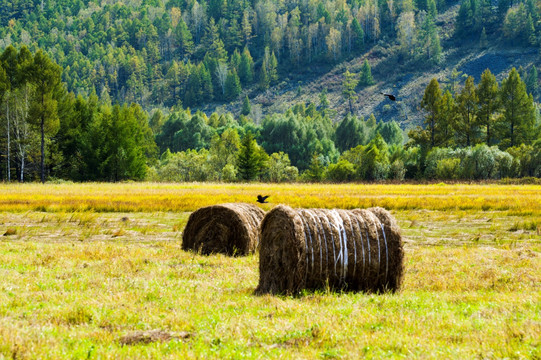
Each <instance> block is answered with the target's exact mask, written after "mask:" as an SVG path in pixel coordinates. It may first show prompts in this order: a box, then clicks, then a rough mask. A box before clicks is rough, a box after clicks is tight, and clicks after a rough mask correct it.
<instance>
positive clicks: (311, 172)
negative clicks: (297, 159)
mask: <svg viewBox="0 0 541 360" xmlns="http://www.w3.org/2000/svg"><path fill="white" fill-rule="evenodd" d="M324 174H325V163H324V161H323V158H322V156H321V155H318V154H314V155H312V161H311V162H310V167H309V168H308V169H307V170H306V172H305V173H304V177H305V178H306V179H307V180H309V181H321V180H323V175H324Z"/></svg>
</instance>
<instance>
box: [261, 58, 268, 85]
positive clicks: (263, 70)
mask: <svg viewBox="0 0 541 360" xmlns="http://www.w3.org/2000/svg"><path fill="white" fill-rule="evenodd" d="M269 86H270V78H269V73H268V71H267V63H266V61H265V60H263V63H262V64H261V68H260V69H259V89H261V90H267V89H268V88H269Z"/></svg>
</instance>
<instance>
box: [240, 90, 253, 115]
mask: <svg viewBox="0 0 541 360" xmlns="http://www.w3.org/2000/svg"><path fill="white" fill-rule="evenodd" d="M251 112H252V105H250V99H248V95H246V96H245V97H244V100H243V101H242V110H241V111H240V113H241V114H242V115H245V116H248V115H250V113H251Z"/></svg>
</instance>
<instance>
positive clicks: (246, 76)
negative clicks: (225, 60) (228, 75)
mask: <svg viewBox="0 0 541 360" xmlns="http://www.w3.org/2000/svg"><path fill="white" fill-rule="evenodd" d="M239 78H240V81H241V82H242V84H243V85H247V84H250V83H252V82H253V81H254V60H253V59H252V55H250V50H248V47H247V46H245V47H244V50H243V51H242V55H241V58H240V65H239Z"/></svg>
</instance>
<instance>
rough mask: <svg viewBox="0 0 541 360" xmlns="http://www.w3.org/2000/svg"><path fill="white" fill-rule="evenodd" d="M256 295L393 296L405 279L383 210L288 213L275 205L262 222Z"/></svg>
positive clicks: (395, 233) (391, 222)
mask: <svg viewBox="0 0 541 360" xmlns="http://www.w3.org/2000/svg"><path fill="white" fill-rule="evenodd" d="M259 258H260V260H259V285H258V287H257V289H256V293H259V294H265V293H271V294H296V293H298V292H299V291H301V290H302V289H310V290H315V289H324V288H326V287H327V286H328V287H330V288H331V289H336V290H352V291H366V292H384V291H396V290H398V289H399V287H400V284H401V281H402V274H403V258H404V253H403V249H402V238H401V235H400V229H399V227H398V225H397V223H396V221H395V219H394V218H393V217H392V215H391V214H390V213H389V212H388V211H386V210H385V209H382V208H371V209H366V210H365V209H363V210H361V209H355V210H336V209H335V210H329V209H292V208H290V207H288V206H283V205H279V206H277V207H275V208H274V209H272V210H271V211H269V212H268V213H267V215H266V216H265V218H264V219H263V221H262V223H261V244H260V249H259Z"/></svg>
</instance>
